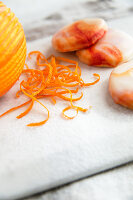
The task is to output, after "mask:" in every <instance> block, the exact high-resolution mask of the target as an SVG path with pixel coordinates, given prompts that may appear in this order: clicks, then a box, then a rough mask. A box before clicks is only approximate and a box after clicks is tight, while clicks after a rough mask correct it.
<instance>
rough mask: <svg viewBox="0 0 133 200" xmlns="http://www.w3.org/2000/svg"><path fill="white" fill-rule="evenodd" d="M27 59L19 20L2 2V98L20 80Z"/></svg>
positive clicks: (0, 85)
mask: <svg viewBox="0 0 133 200" xmlns="http://www.w3.org/2000/svg"><path fill="white" fill-rule="evenodd" d="M25 59H26V39H25V35H24V30H23V27H22V25H21V24H20V22H19V21H18V18H17V17H16V16H15V14H14V13H13V12H11V10H10V8H7V7H6V6H5V5H4V4H3V3H2V2H0V96H2V95H4V94H5V93H6V92H7V91H8V90H9V89H10V88H11V87H12V86H13V85H14V84H15V82H16V81H17V80H18V79H19V76H20V74H21V73H22V70H23V67H24V64H25Z"/></svg>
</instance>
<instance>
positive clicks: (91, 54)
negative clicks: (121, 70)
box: [76, 45, 123, 67]
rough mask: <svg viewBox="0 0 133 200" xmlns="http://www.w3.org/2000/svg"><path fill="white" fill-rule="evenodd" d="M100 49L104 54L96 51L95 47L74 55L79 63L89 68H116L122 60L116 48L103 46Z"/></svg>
mask: <svg viewBox="0 0 133 200" xmlns="http://www.w3.org/2000/svg"><path fill="white" fill-rule="evenodd" d="M102 48H103V49H104V50H105V51H106V54H105V52H102V51H100V50H98V49H96V48H95V45H93V46H91V47H90V48H87V49H83V50H80V51H77V52H76V54H77V56H78V57H79V59H80V60H81V62H83V63H86V64H88V65H90V66H98V67H101V66H102V67H103V66H104V67H116V66H117V65H118V64H119V63H120V62H121V61H122V60H123V57H122V53H121V51H120V50H119V49H118V48H117V47H115V46H113V45H112V46H111V47H108V46H104V45H103V46H102ZM110 55H111V56H110ZM112 56H113V58H112Z"/></svg>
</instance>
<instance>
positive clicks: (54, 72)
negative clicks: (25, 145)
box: [0, 51, 100, 126]
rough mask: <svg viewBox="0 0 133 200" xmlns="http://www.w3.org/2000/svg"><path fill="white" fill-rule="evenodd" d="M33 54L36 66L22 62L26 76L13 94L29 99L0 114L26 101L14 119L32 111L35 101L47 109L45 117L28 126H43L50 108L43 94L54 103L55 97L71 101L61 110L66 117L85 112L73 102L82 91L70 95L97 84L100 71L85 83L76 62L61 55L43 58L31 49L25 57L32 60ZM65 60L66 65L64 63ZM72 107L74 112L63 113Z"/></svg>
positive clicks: (77, 99) (70, 117) (84, 109)
mask: <svg viewBox="0 0 133 200" xmlns="http://www.w3.org/2000/svg"><path fill="white" fill-rule="evenodd" d="M32 57H34V58H36V66H37V68H36V69H34V68H32V69H30V68H29V66H28V65H27V64H25V69H24V70H23V74H24V75H26V78H25V79H24V80H23V81H22V82H21V83H20V89H19V90H18V92H17V93H16V97H18V98H19V97H20V95H22V94H24V95H25V96H27V97H28V98H30V100H29V101H27V102H25V103H23V104H21V105H19V106H17V107H14V108H11V109H10V110H8V111H6V112H5V113H3V114H1V115H0V117H2V116H4V115H6V114H8V113H9V112H12V111H14V110H17V109H18V108H21V107H23V106H26V105H28V104H29V106H28V108H27V109H26V110H25V111H24V112H22V113H21V114H20V115H18V116H17V118H18V119H20V118H22V117H24V116H25V115H27V114H28V113H29V112H30V111H31V109H32V108H33V105H34V102H38V103H39V104H40V105H41V106H43V107H44V108H45V110H46V111H47V117H46V119H44V120H43V121H41V122H34V123H30V124H28V125H27V126H40V125H43V124H45V123H46V122H47V121H48V119H49V110H48V109H47V107H46V106H44V104H43V103H42V102H41V101H39V99H42V98H43V99H44V98H46V97H50V99H51V102H52V103H53V104H54V105H55V104H56V100H57V99H56V98H60V99H63V100H65V101H69V102H70V105H69V106H67V107H66V108H64V109H63V111H62V116H63V117H64V118H66V119H73V118H75V117H76V116H77V115H78V112H79V111H80V112H86V111H87V110H88V109H87V108H82V107H79V106H76V105H74V102H75V101H79V100H80V99H82V97H83V92H81V95H80V96H79V97H75V98H74V97H73V94H77V93H78V91H79V89H81V88H82V87H86V86H91V85H94V84H96V83H97V82H98V81H99V80H100V76H99V74H96V73H94V74H93V76H94V77H95V78H96V80H94V81H93V82H90V83H84V81H83V79H82V78H81V68H80V67H79V65H78V62H76V61H74V60H70V59H67V58H63V57H55V56H53V55H51V56H49V57H48V58H46V57H45V56H44V55H43V54H42V53H41V52H40V51H32V52H30V53H29V54H28V59H32ZM64 63H67V65H64ZM70 88H71V89H70ZM68 95H69V96H68ZM71 109H72V110H75V111H76V115H74V116H68V115H67V114H65V112H66V111H68V110H71Z"/></svg>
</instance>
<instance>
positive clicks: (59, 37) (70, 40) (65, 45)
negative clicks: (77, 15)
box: [52, 19, 107, 52]
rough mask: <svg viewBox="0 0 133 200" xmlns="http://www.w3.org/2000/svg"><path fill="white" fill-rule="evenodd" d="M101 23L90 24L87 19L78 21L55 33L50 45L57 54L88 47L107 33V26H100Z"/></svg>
mask: <svg viewBox="0 0 133 200" xmlns="http://www.w3.org/2000/svg"><path fill="white" fill-rule="evenodd" d="M101 23H103V21H102V22H101V21H100V22H99V21H98V23H96V22H94V23H90V22H89V21H87V19H85V20H79V21H77V22H75V23H73V24H71V25H69V26H66V27H64V28H63V29H61V30H60V31H59V32H57V33H55V35H54V36H53V38H52V45H53V47H54V48H55V49H56V50H57V51H59V52H69V51H76V50H79V49H83V48H87V47H90V46H91V45H92V44H94V43H96V42H97V41H98V40H99V39H100V38H102V37H103V35H104V34H105V33H106V31H107V25H106V24H104V23H103V25H101Z"/></svg>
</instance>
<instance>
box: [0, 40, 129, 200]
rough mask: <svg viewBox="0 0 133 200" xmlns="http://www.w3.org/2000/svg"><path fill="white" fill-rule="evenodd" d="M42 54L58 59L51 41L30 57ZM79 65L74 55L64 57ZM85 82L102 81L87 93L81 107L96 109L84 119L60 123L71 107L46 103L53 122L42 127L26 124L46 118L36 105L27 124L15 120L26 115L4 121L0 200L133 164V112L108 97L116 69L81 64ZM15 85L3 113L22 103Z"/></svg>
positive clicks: (0, 105) (0, 122)
mask: <svg viewBox="0 0 133 200" xmlns="http://www.w3.org/2000/svg"><path fill="white" fill-rule="evenodd" d="M30 50H41V51H42V52H43V53H44V54H45V53H46V54H47V55H50V54H52V53H54V54H57V53H56V52H54V50H53V49H52V47H51V38H46V39H44V40H38V41H36V42H34V43H32V44H31V43H29V44H28V51H30ZM60 55H63V56H64V57H69V58H70V59H77V58H76V57H75V56H74V55H71V54H60ZM80 66H81V68H82V75H83V78H84V79H85V80H86V81H87V80H88V81H92V78H91V77H92V74H93V73H99V74H100V76H101V81H100V82H99V83H98V84H96V85H94V86H91V87H88V88H84V89H83V92H84V98H83V100H82V101H81V102H79V103H78V105H82V106H84V107H88V106H89V105H91V106H92V110H91V111H90V112H88V113H86V114H83V113H79V115H78V116H77V117H76V118H75V119H73V120H65V119H63V118H62V117H61V111H62V109H63V108H64V107H66V106H67V105H68V103H66V102H64V101H61V100H57V104H56V105H55V106H54V105H52V104H51V102H50V101H49V100H45V99H44V100H42V102H43V103H44V104H45V105H46V106H47V107H48V108H49V110H50V119H49V121H48V122H47V123H46V124H45V125H43V126H40V127H27V126H25V125H26V124H28V123H30V122H33V121H35V122H36V121H40V120H43V119H44V118H45V117H46V114H45V110H44V109H43V108H42V107H41V106H40V105H38V103H35V105H34V108H33V110H32V111H31V112H30V113H29V115H27V116H26V117H25V118H23V119H20V120H18V119H16V118H15V116H17V115H18V114H19V113H20V112H21V111H22V110H23V109H20V110H17V111H15V112H13V113H11V114H8V115H7V116H5V117H3V118H1V119H0V199H1V200H7V199H8V200H11V199H13V200H14V199H15V198H19V197H24V196H27V195H30V194H34V193H36V192H40V191H43V190H47V189H50V188H52V187H55V186H58V185H61V184H64V183H67V182H70V181H72V180H76V179H78V178H81V177H85V176H89V175H91V174H94V173H96V172H100V171H102V170H105V169H108V168H111V167H114V166H117V165H120V164H122V163H125V162H128V161H130V160H132V159H133V130H132V116H133V112H132V111H131V110H128V109H126V108H123V107H121V106H119V105H116V104H114V102H113V100H112V99H111V97H110V95H109V93H108V79H109V75H110V72H111V70H112V69H106V68H95V67H88V66H87V65H84V64H82V63H80ZM18 88H19V83H17V84H16V85H15V86H14V87H13V88H12V89H11V90H10V91H9V92H8V93H7V94H6V95H5V96H4V97H2V98H1V99H0V111H1V113H3V112H4V111H6V110H7V109H9V108H10V107H12V106H15V105H18V104H20V103H22V99H21V98H19V99H15V97H14V96H15V92H16V91H17V90H18Z"/></svg>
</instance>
